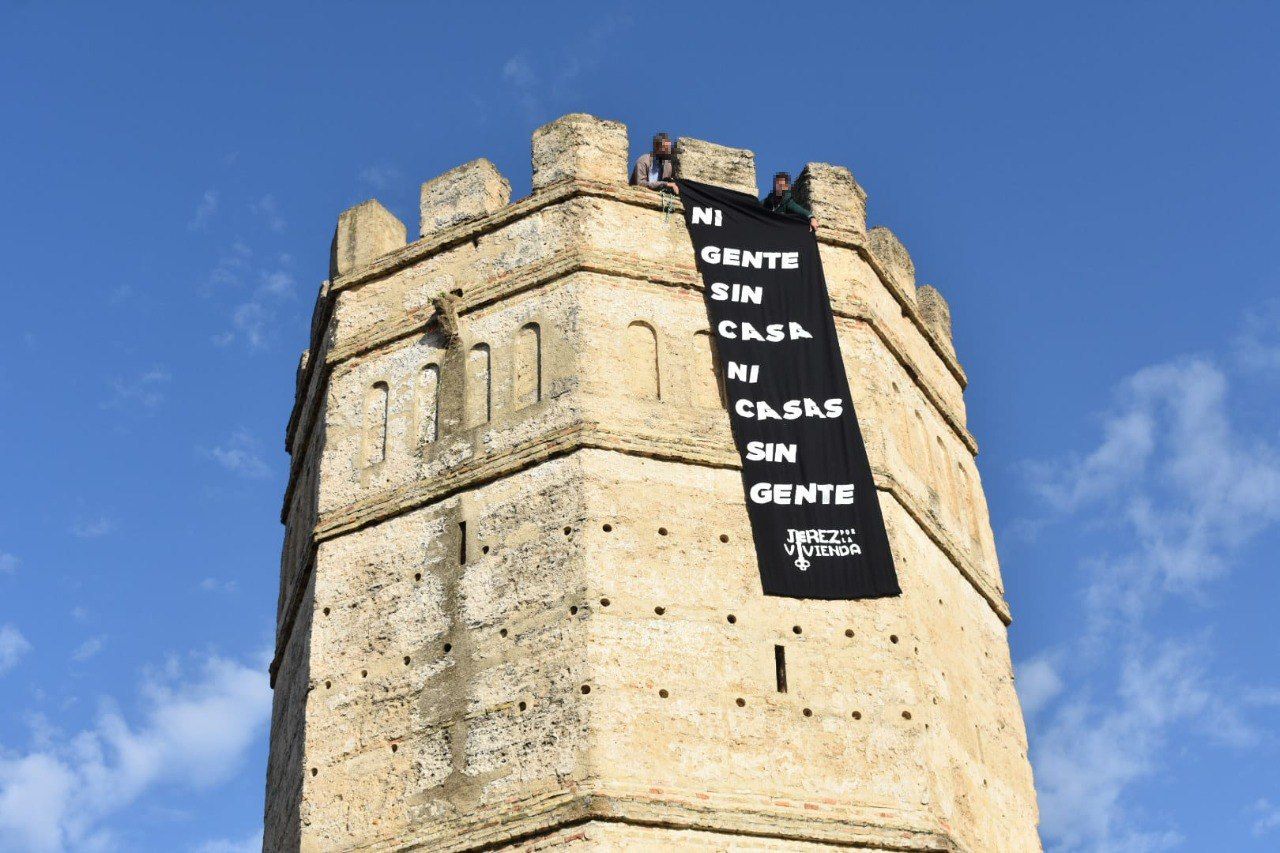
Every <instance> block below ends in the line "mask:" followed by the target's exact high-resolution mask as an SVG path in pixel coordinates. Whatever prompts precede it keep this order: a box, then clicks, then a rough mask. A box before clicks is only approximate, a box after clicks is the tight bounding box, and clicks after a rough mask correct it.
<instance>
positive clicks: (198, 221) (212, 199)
mask: <svg viewBox="0 0 1280 853" xmlns="http://www.w3.org/2000/svg"><path fill="white" fill-rule="evenodd" d="M217 212H218V191H217V190H205V191H204V195H202V196H201V197H200V201H199V203H197V204H196V209H195V212H194V213H193V214H191V219H190V220H189V221H188V222H187V230H188V231H203V230H205V229H206V228H208V227H209V222H210V220H212V219H213V216H214V214H216V213H217Z"/></svg>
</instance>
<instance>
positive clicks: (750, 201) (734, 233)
mask: <svg viewBox="0 0 1280 853" xmlns="http://www.w3.org/2000/svg"><path fill="white" fill-rule="evenodd" d="M679 185H680V198H681V200H682V201H683V202H684V210H685V222H686V224H687V225H688V226H689V235H690V236H691V237H692V238H693V246H694V250H695V252H696V253H697V262H698V271H699V272H700V273H701V274H702V282H703V284H704V286H705V288H706V301H707V313H708V315H710V318H711V332H712V334H714V335H715V340H716V350H717V352H718V353H719V361H720V364H719V369H720V370H721V371H722V374H723V379H724V387H725V391H726V394H727V397H728V400H729V410H730V419H731V421H732V423H733V436H734V441H735V443H736V444H737V447H738V454H739V455H740V456H741V457H742V480H743V485H744V486H745V488H746V500H747V511H748V514H749V515H750V517H751V530H752V533H753V535H754V537H755V546H756V559H757V560H758V561H759V564H760V580H761V583H762V585H763V587H764V592H765V594H766V595H781V596H788V597H791V598H825V599H849V598H879V597H881V596H886V595H898V594H900V592H901V590H900V589H899V588H898V576H897V574H896V573H895V572H894V569H893V556H892V554H890V552H889V538H888V536H887V535H886V533H885V529H884V519H883V517H882V516H881V515H880V503H879V500H878V498H877V497H876V489H875V484H874V483H873V482H872V479H871V466H870V463H868V461H867V450H866V447H865V446H864V445H863V442H862V433H861V432H860V431H859V429H858V418H857V415H856V414H855V413H854V411H853V401H852V400H851V399H850V396H849V382H848V380H847V379H846V378H845V372H844V363H843V362H842V361H841V359H840V342H839V340H838V338H837V337H836V325H835V319H834V317H833V316H832V314H831V303H830V300H829V298H828V296H827V282H826V279H825V278H824V277H823V275H822V261H821V259H820V258H819V257H818V243H817V240H815V239H814V237H813V235H812V234H811V233H810V232H809V226H808V223H807V222H804V221H802V220H799V219H795V218H793V217H790V216H784V215H781V214H777V213H771V212H769V211H767V210H765V209H764V208H763V207H761V206H760V203H759V202H758V201H757V200H756V199H755V198H754V197H753V196H749V195H745V194H743V193H739V192H734V191H733V190H726V189H723V188H721V187H714V186H710V185H708V184H700V183H695V182H692V181H680V184H679Z"/></svg>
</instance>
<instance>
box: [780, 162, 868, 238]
mask: <svg viewBox="0 0 1280 853" xmlns="http://www.w3.org/2000/svg"><path fill="white" fill-rule="evenodd" d="M795 194H796V197H797V199H798V200H799V201H800V203H801V204H803V205H805V206H806V207H808V208H809V209H810V210H812V211H813V215H814V216H815V217H816V218H817V220H818V221H819V222H820V223H822V224H823V226H824V227H831V228H842V229H845V230H847V231H854V232H857V233H860V234H861V233H865V232H866V230H867V191H866V190H864V189H863V188H862V185H861V184H859V183H858V181H857V180H856V179H855V178H854V177H853V173H852V172H850V171H849V170H848V169H847V168H845V167H844V166H833V165H831V164H830V163H807V164H805V167H804V170H803V171H801V172H800V176H799V177H798V178H796V182H795Z"/></svg>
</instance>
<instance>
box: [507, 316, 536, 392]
mask: <svg viewBox="0 0 1280 853" xmlns="http://www.w3.org/2000/svg"><path fill="white" fill-rule="evenodd" d="M514 359H515V363H514V365H513V370H512V374H513V376H512V385H513V387H512V394H513V396H514V398H515V399H514V405H515V407H516V408H520V407H521V406H528V405H530V404H532V403H536V402H538V401H539V400H541V399H542V330H541V329H540V328H539V327H538V324H537V323H529V324H528V325H526V326H524V327H523V328H522V329H520V331H519V332H517V333H516V345H515V353H514Z"/></svg>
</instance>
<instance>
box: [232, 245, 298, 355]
mask: <svg viewBox="0 0 1280 853" xmlns="http://www.w3.org/2000/svg"><path fill="white" fill-rule="evenodd" d="M292 261H293V259H292V258H291V257H289V256H288V255H280V256H279V257H278V258H277V264H276V265H275V266H273V267H270V268H264V269H261V270H259V271H258V285H257V287H255V288H254V290H253V293H252V294H250V296H249V298H248V299H247V300H246V301H244V302H241V303H240V304H239V305H237V306H236V307H235V308H234V309H233V311H232V313H231V328H230V329H228V330H227V331H225V332H223V333H222V334H219V335H216V336H215V337H214V339H213V340H214V343H216V344H218V345H219V346H226V345H227V344H230V343H233V342H234V341H236V340H240V341H242V342H244V343H245V344H247V345H248V346H249V347H250V348H251V349H258V348H260V347H262V346H264V345H265V344H266V343H267V339H268V336H269V333H270V332H271V325H272V323H273V321H274V320H275V318H276V311H277V309H278V307H279V305H280V303H282V302H284V301H286V300H289V299H292V298H293V296H294V292H295V290H296V288H297V282H296V281H295V279H294V277H293V273H292V272H290V271H289V270H288V269H287V267H288V266H290V265H291V264H292Z"/></svg>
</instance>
